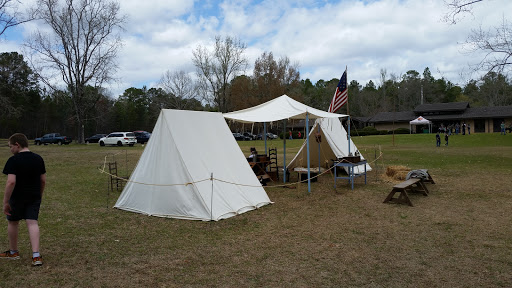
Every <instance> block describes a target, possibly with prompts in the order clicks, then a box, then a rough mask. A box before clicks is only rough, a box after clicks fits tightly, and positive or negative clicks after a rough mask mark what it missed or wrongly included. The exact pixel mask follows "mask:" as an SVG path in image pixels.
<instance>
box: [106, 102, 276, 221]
mask: <svg viewBox="0 0 512 288" xmlns="http://www.w3.org/2000/svg"><path fill="white" fill-rule="evenodd" d="M212 176H213V177H212ZM211 178H213V180H212V179H211ZM237 184H242V185H237ZM269 203H271V201H270V199H269V198H268V196H267V194H266V192H265V190H264V189H263V188H262V187H261V184H260V182H259V181H258V179H257V178H256V176H255V175H254V172H253V171H252V170H251V168H250V166H249V165H248V164H247V159H246V158H245V156H244V155H243V153H242V151H241V150H240V148H239V146H238V144H237V143H236V141H235V139H234V138H233V135H232V134H231V131H230V130H229V127H228V126H227V124H226V121H225V120H224V118H223V117H222V114H221V113H210V112H197V111H183V110H168V109H163V110H162V111H161V112H160V116H159V117H158V120H157V122H156V124H155V128H154V130H153V134H152V135H151V139H150V141H149V142H148V144H147V146H146V147H145V149H144V152H143V153H142V155H141V157H140V160H139V162H138V163H137V166H136V168H135V170H134V171H133V173H132V175H131V176H130V180H129V181H128V182H127V184H126V186H125V188H124V189H123V192H122V193H121V195H120V196H119V199H118V200H117V203H116V204H115V206H114V207H116V208H119V209H123V210H127V211H132V212H137V213H142V214H147V215H152V216H160V217H169V218H179V219H190V220H205V221H208V220H215V221H217V220H220V219H224V218H228V217H231V216H235V215H237V214H240V213H244V212H247V211H249V210H253V209H256V208H259V207H261V206H263V205H266V204H269Z"/></svg>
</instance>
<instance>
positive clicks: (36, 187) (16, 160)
mask: <svg viewBox="0 0 512 288" xmlns="http://www.w3.org/2000/svg"><path fill="white" fill-rule="evenodd" d="M3 173H4V174H5V175H8V174H14V175H16V185H15V186H14V191H13V192H12V195H11V200H25V201H26V200H37V199H41V175H42V174H45V173H46V168H45V166H44V160H43V158H42V157H41V156H39V155H37V154H36V153H32V152H30V151H28V152H20V153H17V154H16V155H14V156H11V158H9V160H7V163H5V167H4V171H3Z"/></svg>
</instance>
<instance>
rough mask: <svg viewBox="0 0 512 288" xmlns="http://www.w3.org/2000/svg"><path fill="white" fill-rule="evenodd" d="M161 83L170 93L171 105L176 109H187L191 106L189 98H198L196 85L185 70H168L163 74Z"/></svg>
mask: <svg viewBox="0 0 512 288" xmlns="http://www.w3.org/2000/svg"><path fill="white" fill-rule="evenodd" d="M159 85H160V86H161V87H162V89H163V90H164V91H165V92H167V93H168V94H170V96H171V97H170V98H169V100H170V101H171V103H169V104H170V106H171V107H172V108H174V109H181V110H186V109H188V108H190V107H189V106H190V105H191V102H190V101H189V100H191V99H195V98H197V96H196V95H197V94H196V85H195V83H194V81H193V80H192V77H190V76H189V75H188V74H187V73H185V71H183V70H180V71H174V72H170V71H167V72H165V73H164V75H162V78H161V79H160V82H159Z"/></svg>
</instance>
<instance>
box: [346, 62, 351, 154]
mask: <svg viewBox="0 0 512 288" xmlns="http://www.w3.org/2000/svg"><path fill="white" fill-rule="evenodd" d="M347 70H348V66H345V73H346V75H347V115H348V118H347V120H348V133H347V135H348V137H347V139H348V155H347V156H351V155H350V113H349V110H348V102H349V101H348V71H347Z"/></svg>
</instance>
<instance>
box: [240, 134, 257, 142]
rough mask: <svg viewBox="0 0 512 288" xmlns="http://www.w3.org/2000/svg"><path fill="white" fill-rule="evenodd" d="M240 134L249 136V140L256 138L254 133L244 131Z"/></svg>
mask: <svg viewBox="0 0 512 288" xmlns="http://www.w3.org/2000/svg"><path fill="white" fill-rule="evenodd" d="M242 135H244V136H245V137H248V138H250V139H249V140H256V135H254V134H252V133H249V132H244V133H243V134H242Z"/></svg>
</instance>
